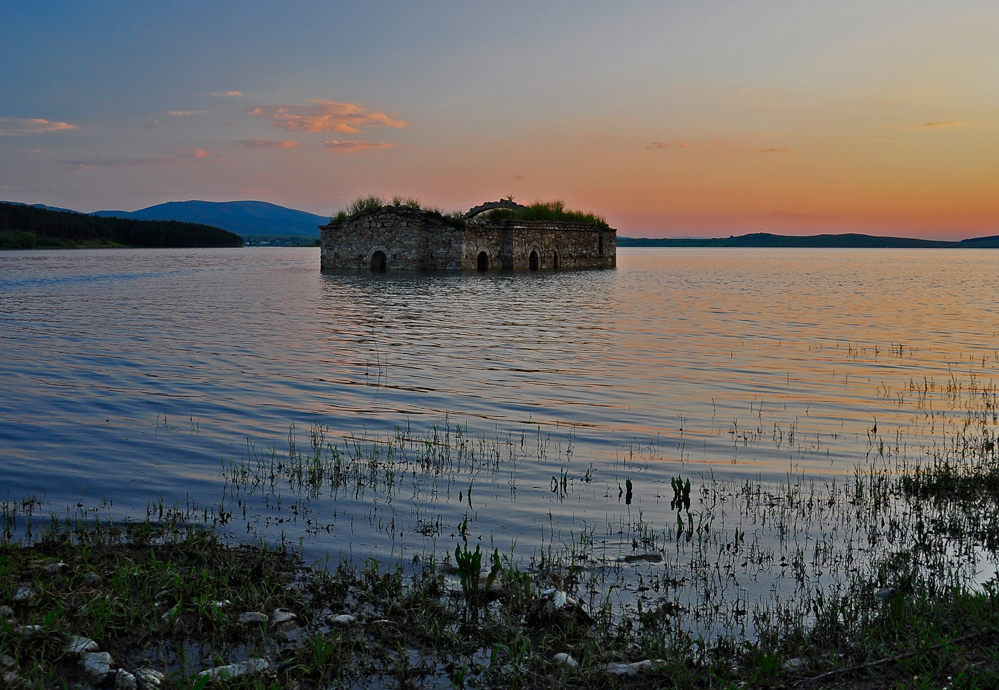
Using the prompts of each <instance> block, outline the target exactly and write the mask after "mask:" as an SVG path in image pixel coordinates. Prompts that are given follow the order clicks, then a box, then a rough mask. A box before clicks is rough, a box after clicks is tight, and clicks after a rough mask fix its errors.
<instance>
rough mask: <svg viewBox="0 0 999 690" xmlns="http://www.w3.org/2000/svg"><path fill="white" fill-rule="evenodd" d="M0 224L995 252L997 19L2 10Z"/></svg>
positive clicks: (800, 9) (914, 10) (687, 9)
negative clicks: (484, 209)
mask: <svg viewBox="0 0 999 690" xmlns="http://www.w3.org/2000/svg"><path fill="white" fill-rule="evenodd" d="M0 26H3V27H4V28H3V41H0V65H2V69H0V199H4V200H10V201H20V202H24V203H40V204H47V205H50V206H58V207H63V208H71V209H75V210H79V211H87V212H89V211H96V210H108V209H119V210H126V211H132V210H136V209H139V208H144V207H147V206H151V205H154V204H159V203H163V202H166V201H183V200H188V199H203V200H208V201H234V200H244V199H254V200H260V201H268V202H272V203H275V204H280V205H282V206H288V207H290V208H297V209H301V210H305V211H310V212H313V213H317V214H322V215H332V214H335V213H336V212H337V211H338V210H339V209H341V208H343V207H345V206H347V205H348V204H349V203H350V201H351V200H352V199H354V198H356V197H358V196H362V195H369V194H376V195H381V196H384V197H387V198H390V197H392V196H412V197H416V198H418V199H420V200H421V202H423V204H424V205H431V206H437V207H440V208H442V209H444V210H453V209H461V210H467V209H468V208H470V207H472V206H474V205H476V204H479V203H481V202H483V201H487V200H495V199H499V198H501V197H506V196H510V195H513V196H514V198H515V199H516V200H518V201H521V202H524V203H529V202H531V201H535V200H552V199H561V200H563V201H564V202H565V203H566V205H567V206H569V207H571V208H576V209H581V210H586V211H592V212H595V213H598V214H600V215H603V216H604V217H605V218H606V219H607V220H608V222H610V224H611V225H612V226H613V227H615V228H617V229H618V232H619V233H620V234H621V235H624V236H631V237H697V236H712V237H715V236H728V235H735V234H743V233H747V232H778V233H783V234H802V235H808V234H817V233H824V232H864V233H870V234H878V235H903V236H909V237H926V238H938V239H961V238H966V237H978V236H984V235H996V234H999V129H997V128H999V40H997V38H996V37H997V36H999V2H996V0H987V1H983V2H975V1H972V0H953V1H947V0H934V1H933V2H924V1H922V0H898V1H896V0H857V1H849V2H848V1H844V0H824V1H823V2H805V1H802V0H725V1H722V0H689V1H673V2H671V1H668V0H660V1H659V2H641V1H629V0H616V1H615V2H614V3H610V2H606V1H605V0H600V1H597V2H591V1H589V0H572V1H570V2H562V1H560V0H548V1H546V2H543V3H542V2H538V3H530V2H517V1H508V2H502V3H497V2H488V3H487V2H478V1H475V0H463V1H461V2H436V3H414V2H388V1H385V2H381V1H378V0H372V1H369V2H364V3H359V2H340V1H338V0H334V1H330V0H326V1H321V2H295V1H294V0H289V1H288V2H284V3H280V4H279V3H273V2H255V1H253V0H240V1H239V2H227V1H225V0H217V1H211V2H204V1H200V2H183V1H177V2H162V1H160V2H135V1H134V0H129V1H128V2H101V1H95V2H90V3H81V2H78V1H74V2H49V1H46V0H37V1H35V2H25V3H14V2H8V3H3V4H2V5H0Z"/></svg>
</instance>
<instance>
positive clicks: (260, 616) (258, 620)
mask: <svg viewBox="0 0 999 690" xmlns="http://www.w3.org/2000/svg"><path fill="white" fill-rule="evenodd" d="M239 622H240V623H242V624H243V625H263V624H264V623H266V622H267V614H266V613H261V612H260V611H247V612H246V613H243V614H240V616H239Z"/></svg>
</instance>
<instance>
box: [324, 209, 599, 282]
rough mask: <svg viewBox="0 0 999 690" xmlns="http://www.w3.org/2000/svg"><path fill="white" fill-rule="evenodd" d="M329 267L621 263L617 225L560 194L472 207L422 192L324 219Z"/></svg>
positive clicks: (555, 267)
mask: <svg viewBox="0 0 999 690" xmlns="http://www.w3.org/2000/svg"><path fill="white" fill-rule="evenodd" d="M320 231H321V235H320V247H321V256H322V258H321V266H322V270H323V271H370V272H373V273H384V272H386V271H477V272H488V271H500V270H505V271H559V270H578V269H591V268H614V267H615V266H616V265H617V231H616V230H614V229H613V228H611V227H610V226H608V225H607V222H606V221H605V220H604V219H603V218H601V217H600V216H596V215H594V214H592V213H583V212H580V211H571V210H567V209H566V208H565V205H564V204H563V203H562V202H561V201H551V202H536V203H534V204H531V205H530V206H524V205H522V204H518V203H516V202H514V201H513V200H512V199H502V200H500V201H491V202H487V203H484V204H481V205H479V206H476V207H474V208H472V209H470V210H469V211H468V212H466V213H460V212H455V213H450V214H447V213H443V212H442V211H441V210H440V209H436V208H424V207H423V206H422V205H421V204H420V202H419V201H417V200H415V199H401V198H399V197H396V198H394V199H393V200H392V203H390V204H383V203H382V200H381V198H380V197H376V196H372V197H367V198H363V199H358V200H356V201H354V203H353V204H352V205H351V206H350V208H349V209H348V210H345V211H341V212H340V213H339V214H338V215H337V216H336V217H335V218H332V219H331V220H330V222H329V224H328V225H323V226H320Z"/></svg>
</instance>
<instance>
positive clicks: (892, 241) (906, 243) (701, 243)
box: [617, 232, 999, 249]
mask: <svg viewBox="0 0 999 690" xmlns="http://www.w3.org/2000/svg"><path fill="white" fill-rule="evenodd" d="M617 246H619V247H771V248H773V247H800V248H808V247H812V248H828V249H834V248H841V249H913V248H920V249H923V248H925V249H930V248H940V249H948V248H950V249H991V248H999V235H996V236H992V237H975V238H972V239H968V240H961V241H959V242H947V241H943V240H921V239H914V238H910V237H881V236H879V235H863V234H859V233H844V234H840V235H831V234H829V235H802V236H798V235H775V234H772V233H769V232H755V233H751V234H748V235H739V236H737V237H736V236H733V237H716V238H669V237H668V238H648V237H640V238H631V237H618V238H617Z"/></svg>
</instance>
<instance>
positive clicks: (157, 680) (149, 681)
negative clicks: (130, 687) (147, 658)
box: [135, 667, 166, 690]
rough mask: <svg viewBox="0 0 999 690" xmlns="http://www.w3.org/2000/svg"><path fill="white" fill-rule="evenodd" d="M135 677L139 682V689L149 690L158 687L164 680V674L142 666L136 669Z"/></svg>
mask: <svg viewBox="0 0 999 690" xmlns="http://www.w3.org/2000/svg"><path fill="white" fill-rule="evenodd" d="M135 679H136V681H138V683H139V690H151V688H158V687H159V686H160V684H161V683H162V682H163V681H164V680H166V676H165V675H164V674H162V673H160V672H159V671H157V670H156V669H152V668H146V667H143V668H140V669H136V671H135Z"/></svg>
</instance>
